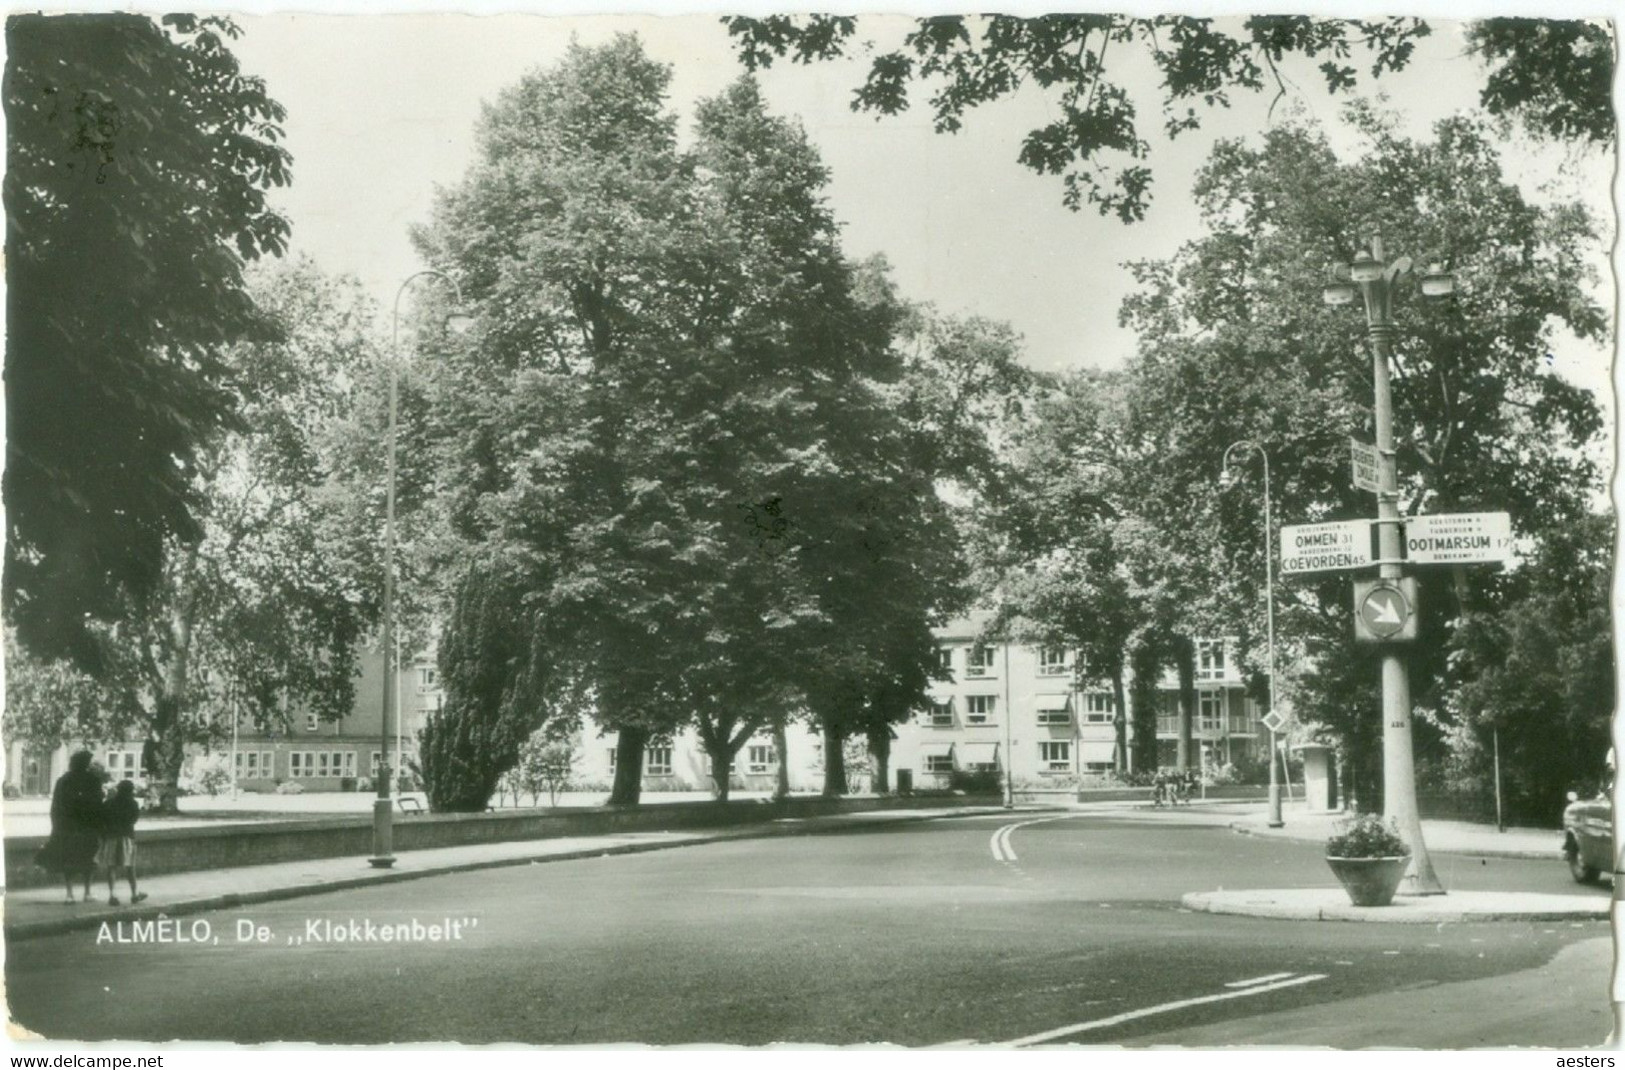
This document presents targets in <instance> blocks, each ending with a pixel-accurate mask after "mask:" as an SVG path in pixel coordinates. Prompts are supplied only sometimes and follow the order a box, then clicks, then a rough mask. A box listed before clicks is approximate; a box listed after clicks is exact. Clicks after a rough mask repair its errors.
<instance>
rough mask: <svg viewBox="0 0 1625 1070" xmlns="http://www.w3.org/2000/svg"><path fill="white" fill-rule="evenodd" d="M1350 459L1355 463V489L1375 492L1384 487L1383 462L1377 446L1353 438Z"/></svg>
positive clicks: (1350, 444) (1350, 443) (1350, 445)
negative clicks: (1379, 456) (1379, 457)
mask: <svg viewBox="0 0 1625 1070" xmlns="http://www.w3.org/2000/svg"><path fill="white" fill-rule="evenodd" d="M1349 460H1350V461H1352V462H1353V465H1354V489H1355V490H1369V491H1371V492H1372V493H1373V494H1374V493H1376V492H1377V491H1379V490H1381V489H1382V482H1381V480H1382V475H1381V472H1382V464H1381V462H1380V461H1379V459H1378V457H1377V447H1375V446H1372V445H1369V444H1368V443H1365V442H1361V441H1360V440H1359V439H1357V438H1351V439H1349Z"/></svg>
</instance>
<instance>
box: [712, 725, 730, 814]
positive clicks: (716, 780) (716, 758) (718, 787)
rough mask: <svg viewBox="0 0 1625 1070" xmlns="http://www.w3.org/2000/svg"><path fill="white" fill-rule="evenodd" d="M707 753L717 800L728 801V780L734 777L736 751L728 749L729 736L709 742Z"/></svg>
mask: <svg viewBox="0 0 1625 1070" xmlns="http://www.w3.org/2000/svg"><path fill="white" fill-rule="evenodd" d="M705 753H706V754H708V755H710V758H711V786H712V789H713V790H714V791H715V792H716V797H717V802H727V801H728V782H729V781H731V780H732V779H733V771H734V752H733V751H732V750H729V749H728V742H727V737H726V736H724V737H722V739H720V740H718V741H715V742H712V743H708V744H706V747H705Z"/></svg>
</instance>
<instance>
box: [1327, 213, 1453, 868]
mask: <svg viewBox="0 0 1625 1070" xmlns="http://www.w3.org/2000/svg"><path fill="white" fill-rule="evenodd" d="M1409 274H1411V260H1410V257H1405V256H1402V257H1399V258H1397V259H1395V260H1393V261H1391V262H1390V261H1387V260H1385V259H1384V257H1383V248H1382V239H1381V238H1378V237H1374V238H1373V239H1372V241H1371V247H1370V248H1369V249H1368V250H1367V251H1365V252H1362V253H1361V254H1360V255H1359V256H1358V257H1356V258H1355V260H1354V262H1353V263H1351V264H1348V265H1347V266H1343V267H1337V268H1334V269H1333V278H1332V280H1331V281H1330V282H1329V283H1328V284H1327V286H1326V289H1325V292H1324V298H1325V301H1326V303H1327V304H1329V305H1347V304H1352V303H1353V302H1354V297H1355V294H1356V288H1357V289H1358V293H1359V295H1360V296H1361V297H1363V298H1364V302H1365V315H1366V333H1367V336H1368V337H1369V338H1370V339H1371V380H1372V392H1373V395H1374V404H1373V407H1374V410H1375V416H1376V425H1377V426H1376V433H1377V434H1376V438H1377V462H1378V473H1377V549H1378V557H1379V560H1378V566H1377V567H1378V570H1379V571H1378V575H1379V576H1381V578H1382V579H1384V580H1393V581H1396V582H1397V581H1398V580H1400V579H1402V578H1403V577H1404V575H1405V568H1404V565H1403V563H1402V558H1401V555H1400V550H1401V539H1400V531H1399V525H1400V516H1399V466H1398V464H1397V463H1396V462H1395V455H1394V403H1393V395H1392V393H1391V391H1390V388H1389V382H1388V359H1389V352H1390V349H1391V346H1392V344H1393V337H1394V322H1393V291H1394V283H1396V282H1398V281H1399V280H1400V279H1401V278H1403V277H1404V276H1406V275H1409ZM1420 282H1421V289H1422V293H1423V295H1425V296H1427V297H1446V296H1448V295H1449V294H1451V293H1452V292H1454V289H1455V284H1454V280H1453V279H1452V277H1451V275H1450V274H1449V272H1447V271H1446V270H1445V269H1444V268H1443V267H1442V266H1441V265H1439V264H1437V263H1435V264H1432V265H1430V266H1429V268H1428V270H1427V271H1426V272H1424V273H1422V275H1421V278H1420ZM1401 650H1402V648H1401V647H1399V646H1397V645H1394V644H1391V643H1390V644H1386V645H1384V647H1383V648H1382V779H1383V791H1382V795H1383V810H1384V812H1385V816H1387V817H1388V818H1390V819H1391V820H1393V822H1394V823H1395V824H1397V825H1398V826H1399V831H1400V835H1401V836H1403V837H1404V838H1405V842H1406V843H1408V844H1409V845H1410V848H1411V865H1410V869H1409V870H1408V871H1407V872H1406V874H1405V879H1404V882H1403V883H1402V884H1401V885H1400V889H1399V890H1400V894H1402V895H1443V894H1444V886H1443V885H1442V884H1440V883H1439V878H1438V876H1437V875H1436V874H1435V873H1434V872H1433V860H1432V859H1431V858H1429V857H1428V850H1427V844H1426V843H1425V842H1424V841H1423V839H1422V819H1421V814H1420V812H1419V811H1418V809H1417V805H1416V761H1415V757H1414V751H1413V748H1412V743H1411V683H1410V676H1409V673H1408V671H1407V667H1406V663H1405V657H1404V655H1403V654H1402V653H1400V651H1401Z"/></svg>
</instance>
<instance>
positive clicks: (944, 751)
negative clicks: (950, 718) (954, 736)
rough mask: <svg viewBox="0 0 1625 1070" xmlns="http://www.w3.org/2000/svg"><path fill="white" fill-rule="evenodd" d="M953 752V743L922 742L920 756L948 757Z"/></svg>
mask: <svg viewBox="0 0 1625 1070" xmlns="http://www.w3.org/2000/svg"><path fill="white" fill-rule="evenodd" d="M953 752H954V745H953V744H952V743H921V744H920V757H922V758H946V757H948V756H949V755H950V754H952V753H953Z"/></svg>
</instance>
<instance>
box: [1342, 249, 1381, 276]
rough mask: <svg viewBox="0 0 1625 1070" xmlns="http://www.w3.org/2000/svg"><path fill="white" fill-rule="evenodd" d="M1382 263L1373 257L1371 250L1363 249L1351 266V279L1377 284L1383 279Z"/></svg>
mask: <svg viewBox="0 0 1625 1070" xmlns="http://www.w3.org/2000/svg"><path fill="white" fill-rule="evenodd" d="M1382 267H1383V265H1382V261H1381V260H1378V259H1377V258H1376V257H1375V256H1374V255H1372V253H1371V250H1369V249H1362V250H1360V254H1359V255H1358V256H1356V257H1355V258H1354V263H1352V264H1350V265H1349V278H1351V279H1353V280H1354V281H1355V282H1376V281H1377V280H1378V279H1380V278H1382Z"/></svg>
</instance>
